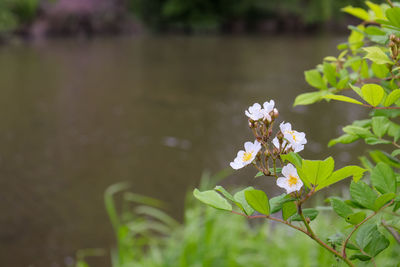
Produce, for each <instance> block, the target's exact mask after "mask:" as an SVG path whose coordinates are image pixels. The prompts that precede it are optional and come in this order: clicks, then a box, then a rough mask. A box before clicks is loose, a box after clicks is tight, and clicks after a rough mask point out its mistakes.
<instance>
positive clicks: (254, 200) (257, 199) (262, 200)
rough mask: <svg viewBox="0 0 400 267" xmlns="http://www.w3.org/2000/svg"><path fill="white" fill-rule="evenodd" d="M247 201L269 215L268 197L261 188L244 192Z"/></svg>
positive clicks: (254, 207) (260, 211) (257, 209)
mask: <svg viewBox="0 0 400 267" xmlns="http://www.w3.org/2000/svg"><path fill="white" fill-rule="evenodd" d="M244 195H245V198H246V201H247V203H248V204H249V205H250V206H251V207H252V208H253V209H254V210H256V211H258V212H259V213H261V214H264V215H269V202H268V197H267V195H266V194H265V193H264V191H261V190H255V189H254V190H247V191H245V192H244Z"/></svg>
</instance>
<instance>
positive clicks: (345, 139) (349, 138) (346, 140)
mask: <svg viewBox="0 0 400 267" xmlns="http://www.w3.org/2000/svg"><path fill="white" fill-rule="evenodd" d="M360 138H361V137H359V136H358V135H352V134H344V135H342V136H339V137H338V138H335V139H332V140H330V141H329V143H328V147H331V146H334V145H336V144H338V143H342V144H350V143H353V142H354V141H357V140H358V139H360Z"/></svg>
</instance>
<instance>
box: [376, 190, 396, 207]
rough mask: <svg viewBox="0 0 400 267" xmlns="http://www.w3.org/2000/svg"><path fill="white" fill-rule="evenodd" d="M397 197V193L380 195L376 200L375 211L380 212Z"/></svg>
mask: <svg viewBox="0 0 400 267" xmlns="http://www.w3.org/2000/svg"><path fill="white" fill-rule="evenodd" d="M395 197H396V194H395V193H387V194H383V195H380V196H379V197H378V198H377V199H376V200H375V210H379V209H380V208H382V207H383V206H385V205H386V204H387V203H388V202H389V201H391V200H392V199H394V198H395Z"/></svg>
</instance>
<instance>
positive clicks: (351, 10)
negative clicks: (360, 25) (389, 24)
mask: <svg viewBox="0 0 400 267" xmlns="http://www.w3.org/2000/svg"><path fill="white" fill-rule="evenodd" d="M342 11H343V12H346V13H348V14H350V15H353V16H354V17H357V18H359V19H362V20H369V14H368V12H367V11H365V10H364V9H362V8H359V7H352V6H346V7H344V8H342Z"/></svg>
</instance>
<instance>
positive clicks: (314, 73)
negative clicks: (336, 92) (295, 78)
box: [304, 70, 327, 90]
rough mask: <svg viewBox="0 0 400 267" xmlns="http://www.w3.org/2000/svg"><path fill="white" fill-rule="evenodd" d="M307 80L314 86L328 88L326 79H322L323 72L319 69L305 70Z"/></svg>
mask: <svg viewBox="0 0 400 267" xmlns="http://www.w3.org/2000/svg"><path fill="white" fill-rule="evenodd" d="M304 76H305V78H306V81H307V83H308V84H309V85H311V86H312V87H316V88H318V89H321V90H325V89H327V87H326V83H325V81H324V80H323V79H322V76H321V74H320V73H319V71H318V70H308V71H305V72H304Z"/></svg>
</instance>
